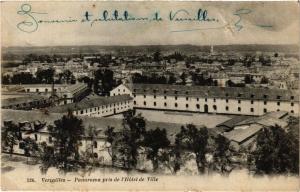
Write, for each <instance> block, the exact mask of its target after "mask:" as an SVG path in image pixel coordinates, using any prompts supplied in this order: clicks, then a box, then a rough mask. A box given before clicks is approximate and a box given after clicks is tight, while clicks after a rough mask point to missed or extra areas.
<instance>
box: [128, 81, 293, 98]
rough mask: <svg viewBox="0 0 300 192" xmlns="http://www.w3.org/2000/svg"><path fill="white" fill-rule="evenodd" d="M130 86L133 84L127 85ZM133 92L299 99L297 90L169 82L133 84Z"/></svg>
mask: <svg viewBox="0 0 300 192" xmlns="http://www.w3.org/2000/svg"><path fill="white" fill-rule="evenodd" d="M126 86H127V87H128V88H130V87H131V86H129V85H126ZM131 90H132V91H133V93H136V94H151V95H154V94H156V95H173V96H175V95H179V96H182V95H183V96H196V97H210V98H211V97H214V98H234V99H238V98H239V99H253V100H269V101H270V100H273V101H299V94H298V92H297V91H292V90H282V89H267V88H248V87H217V86H185V85H167V84H133V85H132V89H131Z"/></svg>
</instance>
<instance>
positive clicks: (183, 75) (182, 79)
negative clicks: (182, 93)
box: [180, 72, 187, 85]
mask: <svg viewBox="0 0 300 192" xmlns="http://www.w3.org/2000/svg"><path fill="white" fill-rule="evenodd" d="M186 77H187V75H186V74H185V73H184V72H183V73H182V74H181V75H180V79H181V81H182V84H183V85H185V83H186Z"/></svg>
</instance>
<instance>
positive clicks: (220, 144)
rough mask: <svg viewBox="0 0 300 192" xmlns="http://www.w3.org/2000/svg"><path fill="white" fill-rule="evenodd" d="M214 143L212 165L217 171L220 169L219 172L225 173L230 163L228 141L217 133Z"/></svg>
mask: <svg viewBox="0 0 300 192" xmlns="http://www.w3.org/2000/svg"><path fill="white" fill-rule="evenodd" d="M215 143H216V145H217V146H216V149H215V151H214V154H213V156H214V162H213V163H214V166H215V167H216V169H217V170H218V171H221V173H222V174H223V173H227V172H228V171H230V170H228V169H227V167H229V165H230V156H231V152H230V142H229V140H228V139H226V138H225V137H224V136H222V135H218V136H217V138H216V139H215Z"/></svg>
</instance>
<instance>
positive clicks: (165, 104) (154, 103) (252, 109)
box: [134, 101, 294, 113]
mask: <svg viewBox="0 0 300 192" xmlns="http://www.w3.org/2000/svg"><path fill="white" fill-rule="evenodd" d="M134 105H136V101H134ZM146 105H147V103H146V101H144V106H146ZM153 106H156V102H153ZM164 106H165V107H167V103H166V102H164ZM174 106H175V107H178V104H177V103H175V104H174ZM185 107H186V108H189V104H185ZM196 108H197V109H200V105H199V104H196ZM213 109H214V110H215V111H216V110H217V106H216V105H213ZM225 110H226V111H229V107H228V106H226V107H225ZM241 110H242V108H241V107H238V111H241ZM277 111H279V109H278V110H277ZM250 112H254V108H250ZM267 112H268V111H267V109H266V108H264V113H267ZM291 113H294V111H293V110H291Z"/></svg>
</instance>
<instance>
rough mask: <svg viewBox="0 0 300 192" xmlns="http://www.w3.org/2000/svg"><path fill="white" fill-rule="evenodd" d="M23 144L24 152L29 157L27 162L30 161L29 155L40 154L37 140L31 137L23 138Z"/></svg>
mask: <svg viewBox="0 0 300 192" xmlns="http://www.w3.org/2000/svg"><path fill="white" fill-rule="evenodd" d="M22 144H23V149H24V154H25V156H26V157H27V163H28V157H31V156H37V155H38V152H39V146H38V144H37V143H36V141H35V140H33V139H31V138H30V137H26V138H25V139H24V140H23V143H22Z"/></svg>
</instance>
